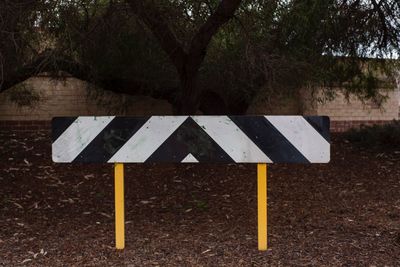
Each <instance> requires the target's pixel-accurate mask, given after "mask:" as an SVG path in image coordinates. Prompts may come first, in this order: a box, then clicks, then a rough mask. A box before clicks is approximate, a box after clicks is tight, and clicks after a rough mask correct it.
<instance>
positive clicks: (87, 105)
mask: <svg viewBox="0 0 400 267" xmlns="http://www.w3.org/2000/svg"><path fill="white" fill-rule="evenodd" d="M24 85H25V88H27V89H29V90H33V91H34V92H35V93H36V94H37V95H39V97H40V100H39V101H38V102H37V103H34V104H33V105H32V107H29V106H18V105H17V104H16V103H15V102H12V101H10V96H11V95H12V94H15V93H16V90H21V88H20V87H19V86H17V87H15V88H11V89H9V90H7V91H5V92H4V93H1V94H0V120H50V119H51V118H52V117H55V116H77V115H110V114H113V115H156V114H172V113H173V111H172V106H171V105H170V104H169V103H168V102H167V101H164V100H157V99H153V98H151V97H146V96H128V95H117V94H114V93H112V92H105V93H104V94H103V95H102V96H99V97H96V98H95V97H93V95H94V94H95V92H96V91H93V90H94V89H89V87H88V86H89V85H88V84H87V83H86V82H84V81H81V80H79V79H76V78H73V77H68V78H66V79H64V80H54V79H50V78H49V77H43V76H40V77H32V78H30V79H28V80H27V81H25V82H24ZM89 92H91V93H89ZM121 106H125V107H126V109H124V110H121Z"/></svg>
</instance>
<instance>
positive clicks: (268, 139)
mask: <svg viewBox="0 0 400 267" xmlns="http://www.w3.org/2000/svg"><path fill="white" fill-rule="evenodd" d="M230 118H231V120H232V121H233V122H234V123H235V124H236V125H237V126H238V127H239V128H240V129H241V130H242V131H243V132H244V133H245V134H246V135H247V136H248V137H249V138H250V139H251V140H252V141H253V142H254V143H255V144H256V145H257V146H258V147H259V148H260V149H261V150H262V151H263V152H264V153H265V154H266V155H267V156H268V157H269V158H270V159H271V160H272V162H274V163H280V162H284V163H309V161H308V160H307V159H306V158H305V157H304V156H303V154H301V153H300V151H298V150H297V148H296V147H294V146H293V145H292V144H291V143H290V142H289V141H288V140H287V139H286V138H285V137H284V136H283V135H282V134H281V133H280V132H279V131H278V130H277V129H276V128H275V127H274V126H273V125H272V124H271V123H270V122H269V121H268V120H267V119H266V118H265V117H264V116H245V117H244V116H230Z"/></svg>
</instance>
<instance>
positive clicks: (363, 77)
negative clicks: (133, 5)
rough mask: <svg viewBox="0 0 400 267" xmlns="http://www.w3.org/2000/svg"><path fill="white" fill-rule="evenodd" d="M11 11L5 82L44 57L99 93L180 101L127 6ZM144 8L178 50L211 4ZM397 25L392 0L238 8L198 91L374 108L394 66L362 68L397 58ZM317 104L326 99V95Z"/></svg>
mask: <svg viewBox="0 0 400 267" xmlns="http://www.w3.org/2000/svg"><path fill="white" fill-rule="evenodd" d="M15 2H16V3H17V2H18V3H19V2H21V3H24V4H21V3H19V4H18V5H17V4H13V1H6V2H4V3H3V2H1V3H0V17H1V22H2V23H0V34H1V36H0V37H1V38H0V51H1V53H0V65H1V66H2V63H3V65H4V66H7V67H6V68H3V69H5V72H4V73H5V74H4V76H7V75H8V73H12V72H18V71H19V69H20V68H21V66H22V65H23V64H24V63H26V62H29V61H30V60H31V58H32V57H33V56H34V55H36V54H39V53H40V52H41V51H43V50H45V49H51V50H52V51H53V53H55V54H57V55H58V54H60V55H63V56H67V57H68V58H69V60H70V61H73V62H77V63H79V64H81V65H82V66H84V67H85V69H86V70H88V73H85V75H83V77H81V78H84V79H86V80H88V81H90V82H92V83H93V84H95V85H96V86H98V87H106V88H112V89H113V90H115V91H117V92H126V93H130V94H142V93H145V94H149V95H156V96H162V97H165V96H164V95H163V92H167V88H168V90H169V89H170V88H174V89H175V91H173V92H172V91H168V95H169V97H170V98H171V95H173V94H176V93H177V91H179V87H180V84H179V77H178V75H177V72H176V70H175V67H174V66H173V65H172V63H171V61H170V58H169V55H167V54H165V52H164V51H163V49H162V48H161V46H160V43H159V42H158V41H157V39H156V38H155V37H154V36H153V34H152V32H151V31H150V29H148V28H147V27H146V26H145V23H143V21H141V20H140V19H139V18H138V17H136V16H135V15H134V14H133V12H132V10H131V9H130V7H129V5H128V4H127V2H126V1H124V0H113V1H110V0H73V1H64V0H62V1H47V0H36V1H31V0H18V1H15ZM143 2H144V3H145V5H149V6H150V5H151V6H153V7H155V8H156V9H157V10H160V11H161V12H160V13H161V14H162V19H163V21H164V23H165V24H167V25H169V28H170V29H171V31H172V32H173V34H174V35H175V36H176V38H177V40H178V41H179V43H180V44H182V46H183V48H184V49H187V47H188V46H189V44H190V42H191V40H192V38H193V35H194V34H195V33H196V32H197V31H198V29H199V28H200V27H201V25H203V24H204V23H205V22H206V21H207V18H208V17H209V16H210V15H211V14H213V12H215V10H216V8H217V6H218V4H219V3H220V1H218V0H209V1H194V0H190V1H180V0H170V1H146V0H145V1H143ZM32 3H34V4H32ZM377 3H378V4H377ZM12 14H14V15H12ZM399 18H400V4H399V2H398V1H396V0H387V1H354V0H349V1H345V0H289V1H286V0H243V1H242V4H241V6H240V8H239V10H237V12H236V13H235V16H234V17H233V18H232V19H231V20H230V21H229V22H228V23H227V24H225V25H224V26H223V27H222V28H221V29H219V31H218V32H217V34H216V35H215V36H214V37H213V39H212V42H211V43H210V44H209V46H208V49H207V51H206V52H207V54H206V58H205V61H204V63H203V64H202V67H201V69H200V73H199V75H198V77H197V84H198V86H199V87H201V88H202V89H207V90H211V91H214V92H218V93H219V94H220V95H223V96H224V97H225V100H227V101H228V102H229V103H230V105H231V106H235V105H236V106H237V105H246V104H248V103H250V102H251V101H252V99H253V98H254V96H255V95H256V94H257V93H258V92H259V91H260V90H267V91H268V94H270V95H274V94H281V95H282V94H292V93H293V92H295V91H296V90H298V89H299V88H302V87H310V88H314V87H317V86H320V85H323V86H326V88H330V87H343V88H344V92H345V95H346V96H350V95H356V96H358V97H359V98H360V99H362V100H370V99H379V98H381V96H380V95H379V91H378V90H377V88H378V87H379V86H381V85H382V84H383V81H384V80H386V81H389V82H388V83H387V84H385V87H393V69H394V68H396V67H398V66H395V64H398V63H395V61H390V62H388V61H386V60H368V59H367V58H368V57H374V58H376V59H382V58H384V57H385V56H388V55H389V56H390V55H393V54H394V55H396V54H399V53H400V49H399V47H400V19H399ZM10 32H12V33H13V35H10V34H8V33H10ZM43 40H46V41H43ZM3 51H4V52H3ZM54 58H57V57H56V56H55V57H54ZM49 61H51V59H49ZM46 64H51V62H50V63H49V62H46ZM54 65H56V68H57V67H59V68H60V69H62V67H63V66H57V64H54ZM0 71H1V68H0ZM0 74H2V73H1V72H0ZM72 74H73V75H74V73H72ZM0 86H1V85H0ZM326 97H327V98H331V97H334V93H333V92H332V91H330V90H326ZM172 98H174V96H172Z"/></svg>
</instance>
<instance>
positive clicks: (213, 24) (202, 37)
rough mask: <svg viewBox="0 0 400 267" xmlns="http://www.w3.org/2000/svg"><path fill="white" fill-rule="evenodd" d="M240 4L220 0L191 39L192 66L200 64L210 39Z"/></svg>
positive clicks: (236, 0) (229, 0)
mask: <svg viewBox="0 0 400 267" xmlns="http://www.w3.org/2000/svg"><path fill="white" fill-rule="evenodd" d="M241 2H242V1H241V0H222V1H221V3H220V4H219V5H218V7H217V9H216V10H215V12H214V13H213V14H211V16H210V17H209V18H208V19H207V21H206V22H205V23H204V24H203V26H201V27H200V29H199V31H198V32H197V33H196V34H195V36H194V37H193V39H192V42H191V44H190V48H189V57H191V58H193V60H194V62H193V64H194V65H200V64H201V62H202V61H203V59H204V57H205V55H206V50H207V46H208V44H209V43H210V41H211V38H212V37H213V36H214V35H215V34H216V33H217V31H218V30H219V28H220V27H221V26H222V25H223V24H225V23H226V22H228V21H229V20H230V19H231V18H233V16H234V13H235V11H236V10H237V9H238V7H239V5H240V3H241ZM197 67H198V66H197Z"/></svg>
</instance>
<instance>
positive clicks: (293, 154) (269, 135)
mask: <svg viewBox="0 0 400 267" xmlns="http://www.w3.org/2000/svg"><path fill="white" fill-rule="evenodd" d="M52 130H53V131H52V134H53V143H52V151H53V152H52V156H53V161H54V162H99V163H101V162H109V163H115V162H118V163H139V162H140V163H141V162H208V163H212V162H221V163H233V162H236V163H327V162H329V160H330V143H329V118H328V117H325V116H309V117H307V116H149V117H115V116H100V117H85V116H82V117H57V118H54V119H53V121H52Z"/></svg>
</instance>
